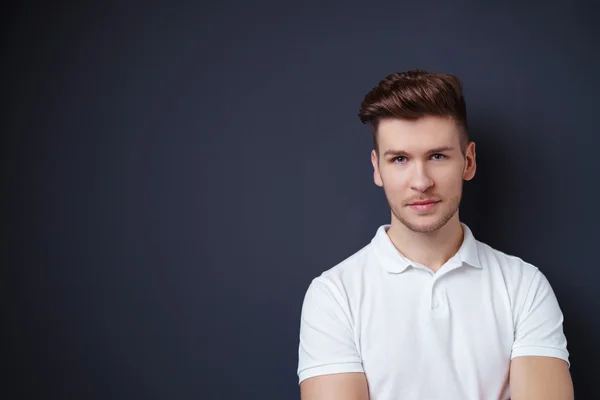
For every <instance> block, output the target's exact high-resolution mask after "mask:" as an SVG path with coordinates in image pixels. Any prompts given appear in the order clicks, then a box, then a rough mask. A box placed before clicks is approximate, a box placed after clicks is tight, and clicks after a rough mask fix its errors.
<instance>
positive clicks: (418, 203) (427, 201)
mask: <svg viewBox="0 0 600 400" xmlns="http://www.w3.org/2000/svg"><path fill="white" fill-rule="evenodd" d="M438 202H439V200H423V201H415V202H413V203H409V204H408V205H409V206H423V205H427V204H432V203H438Z"/></svg>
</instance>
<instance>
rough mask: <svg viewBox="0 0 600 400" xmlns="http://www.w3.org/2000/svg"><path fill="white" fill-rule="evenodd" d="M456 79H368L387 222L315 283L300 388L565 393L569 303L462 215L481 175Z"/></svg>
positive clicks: (545, 399)
mask: <svg viewBox="0 0 600 400" xmlns="http://www.w3.org/2000/svg"><path fill="white" fill-rule="evenodd" d="M466 114H467V113H466V105H465V101H464V98H463V94H462V87H461V84H460V82H459V80H458V79H457V78H456V77H455V76H453V75H449V74H439V73H429V72H425V71H421V70H413V71H407V72H403V73H395V74H392V75H390V76H388V77H386V78H385V79H384V80H383V81H381V82H380V83H379V85H378V86H377V87H375V88H374V89H373V90H371V91H370V92H369V93H368V94H367V96H366V97H365V99H364V101H363V102H362V105H361V109H360V113H359V116H360V119H361V121H362V122H363V123H370V124H371V126H372V128H373V138H374V150H373V151H372V152H371V162H372V164H373V169H374V180H375V184H376V185H377V186H380V187H382V188H383V191H384V193H385V196H386V198H387V201H388V203H389V206H390V209H391V223H390V224H386V225H382V226H380V227H379V229H378V230H377V231H376V233H375V235H374V237H373V239H372V241H371V242H370V243H369V244H368V245H366V246H365V247H363V248H362V249H361V250H359V251H358V252H356V253H355V254H353V255H352V256H351V257H349V258H347V259H346V260H344V261H343V262H341V263H340V264H338V265H336V266H335V267H333V268H331V269H329V270H327V271H325V272H323V273H322V274H321V276H319V277H317V278H315V279H314V280H313V281H312V283H311V284H310V286H309V288H308V290H307V292H306V296H305V299H304V304H303V307H302V318H301V326H300V344H299V363H298V377H299V381H300V391H301V397H302V399H303V400H330V399H331V400H367V399H370V400H413V399H414V400H426V399H444V400H499V399H500V400H504V399H509V398H511V399H512V400H554V399H555V400H568V399H572V398H573V386H572V382H571V376H570V373H569V358H568V356H569V354H568V352H567V348H566V338H565V336H564V334H563V327H562V323H563V316H562V312H561V310H560V308H559V305H558V303H557V300H556V297H555V295H554V293H553V291H552V288H551V287H550V284H549V283H548V280H547V279H546V277H545V276H544V275H543V273H542V272H541V271H540V270H538V269H537V268H536V267H535V266H533V265H531V264H529V263H527V262H525V261H523V260H521V259H520V258H518V257H515V256H511V255H508V254H505V253H502V252H500V251H498V250H495V249H493V248H492V247H490V246H488V245H486V244H484V243H482V242H480V241H478V240H476V239H475V238H474V236H473V234H472V232H471V231H470V229H469V228H468V227H467V226H466V225H465V224H464V223H462V222H460V220H459V216H458V210H459V205H460V201H461V196H462V185H463V180H465V181H468V180H471V179H472V178H473V177H474V175H475V169H476V162H475V143H473V142H472V141H470V139H469V135H468V130H467V117H466Z"/></svg>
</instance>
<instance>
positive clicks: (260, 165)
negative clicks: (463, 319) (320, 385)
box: [0, 1, 600, 400]
mask: <svg viewBox="0 0 600 400" xmlns="http://www.w3.org/2000/svg"><path fill="white" fill-rule="evenodd" d="M596 10H597V6H594V5H593V3H592V2H588V3H585V2H572V1H562V2H559V1H546V2H533V3H531V2H523V3H521V2H509V3H505V2H490V3H484V2H477V1H471V2H466V1H454V2H442V1H438V2H423V3H422V4H419V3H418V2H402V1H389V2H387V3H377V2H339V3H338V4H334V3H329V2H283V1H282V2H277V1H247V2H244V1H237V2H234V1H225V2H221V3H217V2H214V3H212V4H209V3H206V4H201V3H196V4H195V5H190V4H187V5H185V4H181V3H180V4H176V3H175V2H171V3H168V2H165V3H164V4H162V5H159V4H157V3H153V2H146V3H136V4H134V3H133V2H120V3H119V2H117V3H110V2H96V3H91V2H87V3H86V2H72V4H70V5H66V4H62V5H60V4H56V5H50V3H48V2H43V3H42V2H39V3H37V4H36V3H26V2H20V3H18V4H16V5H13V7H12V8H6V9H5V11H4V13H3V16H2V18H3V23H2V32H3V34H2V42H3V54H4V57H3V62H2V64H3V68H2V70H3V74H2V87H3V90H2V92H3V94H4V96H5V101H4V104H5V106H4V107H3V118H2V133H3V137H4V144H3V146H2V153H3V155H2V165H3V168H2V170H3V174H5V177H4V179H3V186H4V190H3V199H4V202H5V203H4V204H5V206H4V207H5V217H3V222H2V226H3V230H4V231H5V233H4V235H3V236H4V239H3V255H2V257H3V258H2V260H3V261H2V264H3V270H4V274H5V278H4V279H2V280H3V284H4V285H3V286H5V289H4V290H2V292H3V293H2V299H3V300H2V302H3V304H4V306H5V307H4V308H5V310H6V312H5V313H4V314H5V318H3V324H2V330H3V331H4V337H5V339H4V340H3V342H4V345H5V346H6V350H7V352H6V354H7V357H2V359H3V363H4V364H5V367H4V371H5V373H4V374H3V375H4V379H6V380H7V382H8V383H9V385H2V389H0V391H5V392H6V393H1V392H0V397H2V398H11V399H24V398H36V399H45V398H60V399H211V400H212V399H261V400H268V399H278V400H280V399H297V398H299V391H298V385H297V376H296V367H297V347H298V329H299V323H300V320H299V319H300V310H301V304H302V301H303V296H304V293H305V291H306V289H307V287H308V285H309V283H310V281H311V280H312V279H313V278H314V277H316V276H318V275H319V274H321V273H322V272H323V271H324V270H326V269H329V268H331V267H333V266H334V265H335V264H337V263H338V262H340V261H342V260H343V259H345V258H346V257H348V256H349V255H351V254H352V253H354V252H355V251H357V250H358V249H359V248H361V247H362V246H364V245H365V244H367V243H368V241H370V239H371V237H372V236H373V235H374V233H375V230H376V229H377V227H378V226H379V225H380V224H383V223H387V222H389V209H388V206H387V203H386V201H385V197H384V195H383V192H382V191H381V189H379V188H378V187H376V186H375V185H374V183H373V180H372V167H371V165H370V159H369V152H370V150H371V145H372V141H371V135H370V131H369V128H368V127H367V126H365V125H362V124H361V123H360V122H359V120H358V117H357V112H358V108H359V105H360V102H361V101H362V99H363V96H364V95H365V94H366V93H367V92H368V91H369V90H370V89H371V88H372V87H374V86H375V85H376V84H377V83H378V82H379V80H381V79H383V78H384V77H385V76H386V75H388V74H389V73H392V72H397V71H401V70H405V69H410V68H422V69H427V70H432V71H439V72H450V73H454V74H457V75H458V76H459V77H460V78H461V80H462V81H463V84H464V90H465V96H466V100H467V106H468V118H469V124H470V128H471V135H472V138H473V140H475V141H476V143H477V156H478V163H479V164H478V165H479V166H478V171H477V175H476V176H475V179H474V180H473V181H472V182H469V183H468V184H466V186H465V197H464V201H463V205H462V208H461V217H462V220H463V221H464V222H465V223H467V224H468V225H469V226H470V227H471V229H472V230H473V232H474V234H475V236H476V237H477V238H478V239H479V240H482V241H484V242H487V243H488V244H490V245H492V246H493V247H496V248H497V249H500V250H502V251H504V252H507V253H510V254H514V255H517V256H519V257H521V258H523V259H525V260H526V261H528V262H531V263H533V264H534V265H536V266H538V267H539V268H540V270H541V271H542V272H543V273H544V274H545V275H546V276H547V277H548V279H549V281H550V283H551V284H552V286H553V288H554V290H555V293H556V295H557V297H558V299H559V302H560V304H561V307H562V309H563V312H564V315H565V324H564V327H565V332H566V335H567V339H568V349H569V351H570V353H571V363H572V367H571V372H572V375H573V379H574V384H575V391H576V395H577V397H578V398H579V399H595V398H600V389H599V387H598V385H597V377H596V375H595V372H594V371H593V370H592V369H591V366H593V365H595V363H596V362H597V360H598V359H599V358H600V344H599V343H598V338H599V337H600V300H599V296H598V284H599V282H600V271H599V270H598V268H599V265H598V261H597V260H598V256H597V255H598V224H599V223H600V212H599V207H598V202H597V200H598V194H599V193H598V172H599V170H600V163H599V161H598V153H597V152H598V147H600V136H599V135H598V122H597V118H598V111H597V107H598V100H597V94H598V90H599V88H600V78H599V77H598V73H597V71H598V70H600V60H599V57H598V51H597V50H598V47H597V46H598V39H599V38H600V28H598V24H597V23H596V21H597V17H598V12H597V11H596ZM11 391H12V393H10V392H11Z"/></svg>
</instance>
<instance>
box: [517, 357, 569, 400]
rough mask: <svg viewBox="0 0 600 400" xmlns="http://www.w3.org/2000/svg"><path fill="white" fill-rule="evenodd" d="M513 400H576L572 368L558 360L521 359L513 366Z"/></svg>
mask: <svg viewBox="0 0 600 400" xmlns="http://www.w3.org/2000/svg"><path fill="white" fill-rule="evenodd" d="M510 395H511V400H573V398H574V393H573V382H572V380H571V374H570V372H569V365H568V364H567V362H565V361H564V360H561V359H559V358H555V357H538V356H521V357H515V358H514V359H513V360H512V362H511V363H510Z"/></svg>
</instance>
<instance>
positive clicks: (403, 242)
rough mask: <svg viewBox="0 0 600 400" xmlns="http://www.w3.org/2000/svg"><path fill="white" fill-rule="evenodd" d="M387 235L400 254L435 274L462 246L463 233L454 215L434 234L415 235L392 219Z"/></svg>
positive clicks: (456, 215)
mask: <svg viewBox="0 0 600 400" xmlns="http://www.w3.org/2000/svg"><path fill="white" fill-rule="evenodd" d="M387 235H388V236H389V238H390V240H391V241H392V243H393V244H394V246H395V247H396V249H398V251H399V252H400V253H402V255H403V256H404V257H406V258H407V259H409V260H410V261H413V262H416V263H419V264H421V265H424V266H426V267H427V268H429V269H431V270H432V271H433V272H437V271H438V270H439V269H440V268H441V267H442V265H444V264H445V263H446V262H447V261H448V260H449V259H450V258H452V256H454V255H455V254H456V252H457V251H458V249H459V248H460V246H461V245H462V242H463V238H464V232H463V228H462V225H461V223H460V221H459V219H458V213H456V214H455V215H454V216H453V217H452V218H451V219H450V220H449V221H448V222H447V223H446V225H444V226H443V227H441V228H440V229H438V230H437V231H434V232H429V233H417V232H413V231H411V230H410V229H408V228H407V227H406V226H404V225H403V224H402V223H401V222H400V221H398V220H396V219H395V218H392V223H391V226H390V228H389V229H388V230H387Z"/></svg>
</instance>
